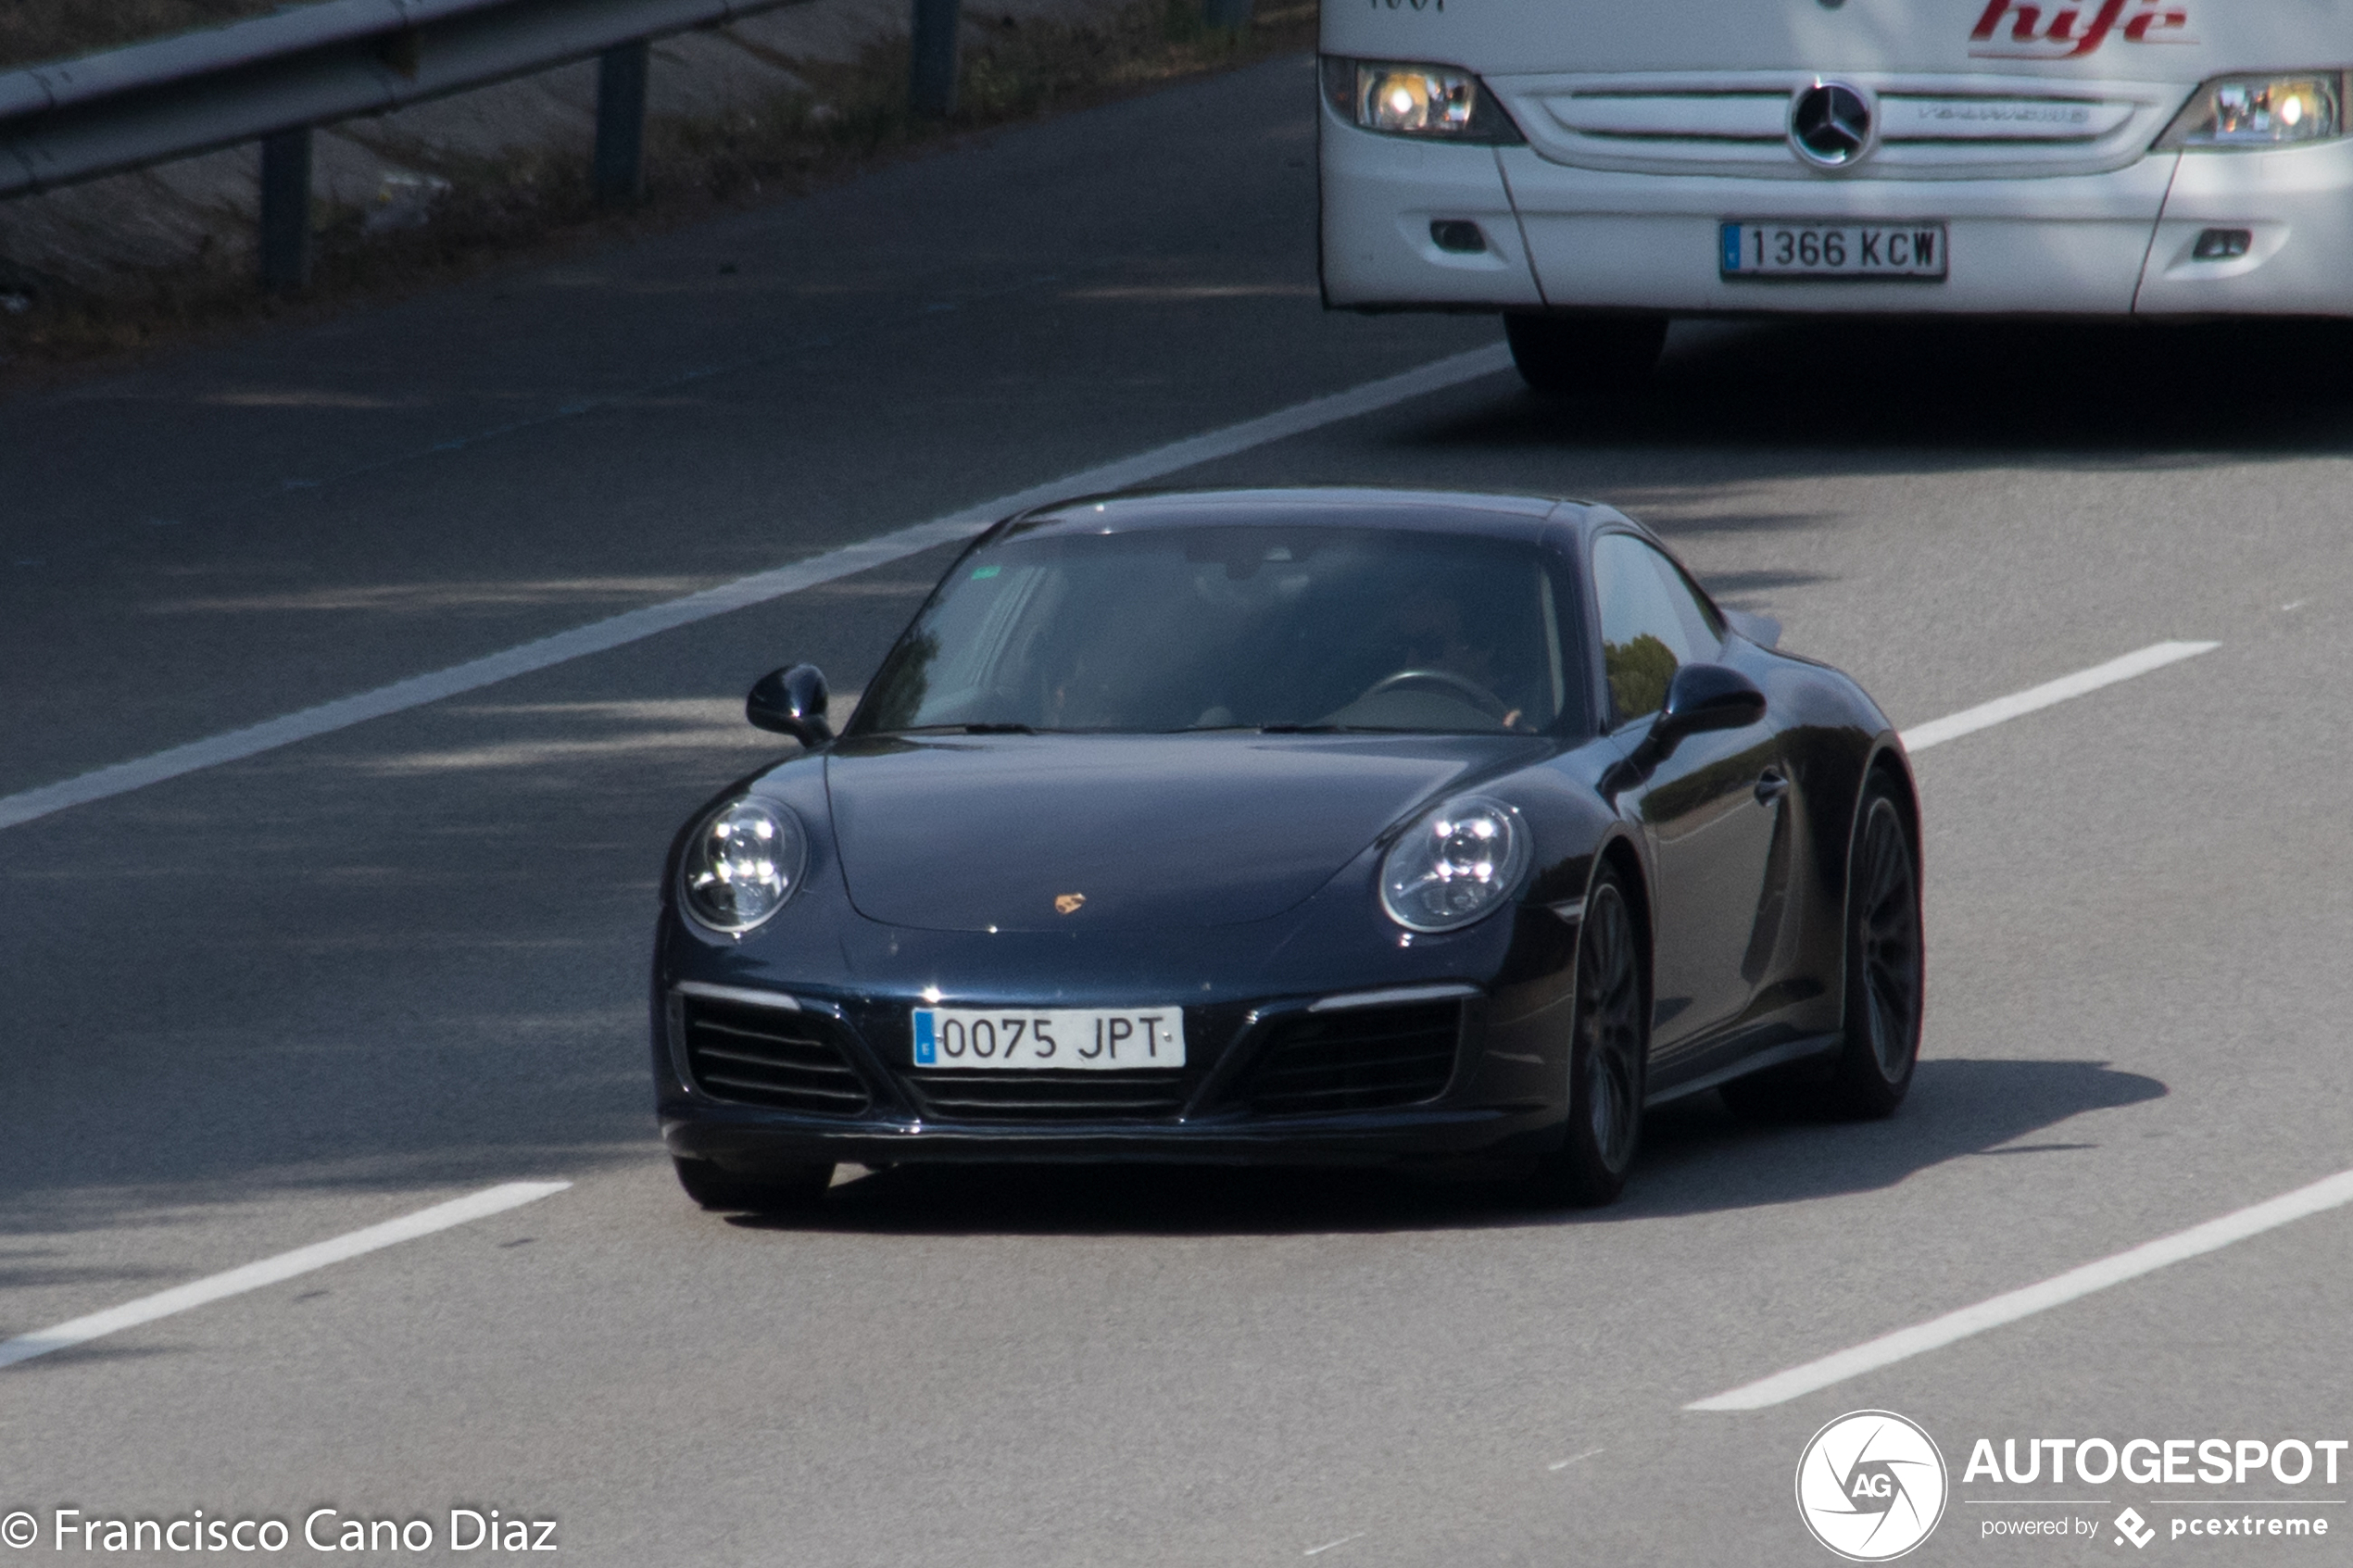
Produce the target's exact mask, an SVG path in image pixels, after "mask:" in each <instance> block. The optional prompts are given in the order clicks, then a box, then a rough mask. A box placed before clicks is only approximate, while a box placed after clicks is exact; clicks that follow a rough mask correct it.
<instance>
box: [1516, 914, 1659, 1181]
mask: <svg viewBox="0 0 2353 1568" xmlns="http://www.w3.org/2000/svg"><path fill="white" fill-rule="evenodd" d="M1576 987H1577V993H1576V1000H1575V1003H1574V1012H1573V1014H1572V1016H1571V1020H1570V1023H1569V1052H1568V1125H1567V1128H1566V1129H1565V1130H1564V1134H1565V1135H1564V1137H1563V1139H1562V1143H1561V1147H1560V1148H1559V1150H1558V1151H1557V1152H1555V1153H1554V1154H1552V1155H1550V1156H1548V1157H1547V1158H1546V1160H1545V1161H1544V1163H1543V1165H1542V1166H1541V1168H1540V1169H1539V1170H1538V1172H1537V1174H1536V1178H1535V1185H1536V1191H1537V1195H1538V1197H1539V1198H1541V1199H1542V1200H1544V1201H1548V1202H1553V1203H1562V1204H1573V1205H1576V1206H1579V1207H1581V1208H1596V1207H1599V1206H1600V1205H1602V1204H1604V1203H1612V1202H1615V1201H1616V1200H1617V1195H1618V1194H1619V1193H1621V1192H1623V1191H1624V1190H1625V1189H1626V1174H1627V1173H1628V1172H1629V1171H1630V1170H1631V1169H1632V1168H1633V1165H1634V1155H1635V1153H1636V1151H1637V1150H1638V1149H1640V1148H1641V1147H1642V1093H1643V1085H1644V1082H1645V1078H1646V1067H1647V1064H1648V1058H1649V1055H1650V1018H1649V1009H1648V1008H1647V1007H1646V1006H1645V1005H1644V997H1645V994H1646V990H1647V988H1646V987H1645V986H1644V985H1643V983H1642V948H1641V947H1640V945H1639V944H1638V943H1637V942H1636V940H1635V937H1634V915H1633V906H1632V901H1631V900H1630V899H1629V898H1628V897H1627V896H1626V888H1625V884H1624V883H1623V882H1622V881H1621V880H1620V879H1619V877H1618V874H1617V872H1615V871H1604V872H1602V874H1601V876H1600V877H1599V878H1597V879H1596V880H1595V881H1594V884H1593V887H1592V892H1590V893H1588V894H1587V895H1586V897H1585V919H1584V922H1583V926H1582V929H1581V930H1579V933H1578V937H1577V979H1576Z"/></svg>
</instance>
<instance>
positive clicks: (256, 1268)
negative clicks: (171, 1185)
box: [0, 1182, 572, 1367]
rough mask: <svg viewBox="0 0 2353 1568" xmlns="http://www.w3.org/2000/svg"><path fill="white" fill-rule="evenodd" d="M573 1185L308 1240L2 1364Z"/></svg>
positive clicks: (506, 1192) (36, 1345) (20, 1346)
mask: <svg viewBox="0 0 2353 1568" xmlns="http://www.w3.org/2000/svg"><path fill="white" fill-rule="evenodd" d="M570 1185H572V1184H571V1183H570V1182H506V1183H503V1184H501V1185H497V1186H495V1187H485V1188H484V1189H483V1190H482V1191H480V1192H477V1193H470V1194H468V1195H467V1196H466V1197H464V1198H452V1199H450V1201H448V1202H447V1203H436V1204H434V1206H433V1207H432V1208H430V1209H420V1210H417V1211H416V1212H415V1213H413V1214H404V1215H402V1216H401V1217H400V1218H399V1219H397V1220H387V1221H385V1222H384V1223H383V1224H380V1225H370V1226H369V1227H368V1228H367V1229H365V1230H357V1231H353V1232H351V1233H350V1234H349V1235H347V1236H335V1237H334V1238H333V1239H332V1240H328V1241H317V1242H313V1243H311V1244H310V1245H309V1246H308V1247H297V1248H295V1249H294V1250H293V1251H292V1252H281V1253H279V1254H278V1255H277V1256H276V1257H274V1258H264V1259H262V1260H261V1261H259V1262H258V1263H247V1264H246V1265H245V1267H243V1268H241V1269H231V1270H230V1271H229V1272H228V1273H220V1274H212V1275H210V1276H208V1277H207V1278H204V1279H199V1280H192V1281H190V1282H189V1283H188V1284H186V1285H182V1286H173V1287H172V1288H171V1289H170V1290H162V1291H157V1293H156V1294H155V1295H153V1296H142V1297H141V1298H139V1299H137V1300H136V1301H125V1302H124V1303H123V1304H122V1305H121V1306H120V1307H109V1308H107V1310H106V1311H103V1312H93V1313H91V1314H90V1315H89V1316H88V1317H82V1318H75V1319H73V1320H72V1321H71V1322H69V1323H58V1324H57V1326H56V1327H54V1328H43V1329H36V1330H34V1331H33V1332H32V1333H31V1334H19V1335H18V1336H16V1337H15V1338H14V1339H8V1340H0V1367H7V1366H14V1365H16V1364H17V1363H18V1362H19V1361H31V1360H32V1359H33V1358H34V1357H35V1356H45V1355H48V1354H49V1353H50V1352H51V1351H53V1350H65V1349H69V1348H72V1347H74V1346H76V1345H87V1344H88V1343H90V1341H92V1340H93V1339H102V1338H104V1337H105V1336H107V1335H109V1334H120V1332H121V1331H122V1330H124V1329H126V1328H136V1327H137V1326H138V1325H139V1324H141V1323H153V1322H155V1321H156V1320H157V1318H168V1317H170V1316H172V1315H173V1314H174V1313H178V1312H184V1311H189V1310H190V1309H191V1308H195V1307H202V1306H205V1305H208V1303H211V1302H214V1301H219V1300H221V1299H223V1298H227V1297H231V1296H242V1295H244V1294H245V1292H246V1291H248V1290H258V1289H260V1288H261V1287H262V1286H266V1285H276V1284H278V1283H279V1282H281V1281H283V1280H289V1279H293V1278H295V1277H296V1275H298V1274H307V1273H310V1272H312V1271H313V1270H315V1269H323V1268H325V1267H326V1266H327V1265H328V1264H330V1263H340V1262H342V1261H345V1260H346V1259H348V1258H357V1257H359V1256H360V1255H362V1254H363V1253H368V1252H375V1251H380V1250H382V1249H383V1248H387V1247H396V1246H398V1245H399V1244H400V1243H401V1242H404V1241H414V1240H416V1239H417V1238H418V1237H419V1236H431V1235H433V1234H434V1232H436V1231H446V1230H447V1229H449V1228H450V1227H451V1226H453V1225H463V1224H468V1223H472V1222H473V1221H475V1220H486V1219H488V1218H489V1217H490V1216H491V1215H493V1214H503V1213H505V1212H506V1211H507V1210H510V1209H520V1208H522V1206H523V1205H524V1204H526V1203H536V1202H537V1201H538V1200H539V1199H541V1198H548V1197H552V1196H553V1195H554V1194H556V1193H560V1192H561V1191H563V1190H564V1189H565V1188H566V1187H568V1186H570Z"/></svg>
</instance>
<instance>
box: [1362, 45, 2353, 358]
mask: <svg viewBox="0 0 2353 1568" xmlns="http://www.w3.org/2000/svg"><path fill="white" fill-rule="evenodd" d="M1322 53H1323V56H1324V57H1323V61H1322V74H1323V89H1324V90H1323V94H1322V97H1323V112H1322V115H1321V136H1320V145H1321V169H1322V180H1323V215H1322V223H1323V230H1322V241H1323V281H1324V295H1325V299H1326V302H1327V304H1329V305H1331V306H1333V307H1343V308H1352V307H1353V308H1359V309H1372V310H1464V309H1473V310H1500V311H1502V312H1503V313H1504V321H1505V325H1506V328H1507V330H1508V332H1509V334H1510V338H1511V344H1512V351H1513V354H1514V357H1515V358H1516V360H1517V362H1518V365H1519V368H1520V370H1521V373H1522V374H1523V375H1525V376H1526V377H1527V378H1528V380H1529V383H1531V384H1532V385H1535V386H1538V387H1540V388H1543V389H1546V390H1568V389H1571V388H1574V387H1579V386H1582V387H1593V386H1596V385H1601V384H1606V383H1607V382H1608V381H1609V380H1610V379H1611V378H1613V377H1627V376H1638V375H1641V374H1643V373H1646V372H1647V371H1648V370H1649V367H1650V365H1651V363H1652V362H1653V361H1654V360H1655V358H1656V357H1657V353H1658V349H1659V345H1660V344H1661V342H1662V341H1663V339H1664V337H1665V335H1666V330H1667V318H1668V317H1670V316H1675V315H1722V314H1751V313H1832V312H1838V313H1857V312H1873V313H1885V314H1909V315H1917V314H1933V315H1984V316H2027V315H2053V316H2073V317H2126V316H2171V317H2182V316H2194V315H2353V140H2348V139H2347V135H2346V129H2347V128H2346V120H2345V116H2346V111H2347V101H2346V94H2347V69H2346V67H2347V62H2353V0H1642V3H1641V4H1630V3H1626V0H1324V6H1323V40H1322Z"/></svg>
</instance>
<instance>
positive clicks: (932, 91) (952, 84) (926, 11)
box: [907, 0, 962, 119]
mask: <svg viewBox="0 0 2353 1568" xmlns="http://www.w3.org/2000/svg"><path fill="white" fill-rule="evenodd" d="M961 22H962V19H961V18H960V17H959V16H958V15H957V0H915V35H914V38H913V40H912V43H913V48H912V59H911V60H910V62H909V69H908V80H907V107H909V108H911V109H912V110H913V111H914V112H915V113H917V114H919V115H922V116H925V118H927V119H947V118H948V117H949V116H950V114H953V113H954V112H955V109H956V30H957V28H958V27H959V25H961Z"/></svg>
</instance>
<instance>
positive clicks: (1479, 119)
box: [1324, 56, 1527, 144]
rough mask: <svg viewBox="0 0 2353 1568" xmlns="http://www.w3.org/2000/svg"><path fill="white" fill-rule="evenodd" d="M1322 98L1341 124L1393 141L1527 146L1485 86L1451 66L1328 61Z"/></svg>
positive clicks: (1524, 138) (1474, 77)
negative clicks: (1414, 138)
mask: <svg viewBox="0 0 2353 1568" xmlns="http://www.w3.org/2000/svg"><path fill="white" fill-rule="evenodd" d="M1324 94H1325V96H1327V97H1328V98H1329V99H1330V100H1331V105H1332V107H1333V109H1334V110H1335V111H1337V112H1338V113H1339V115H1340V118H1341V119H1345V120H1347V121H1348V122H1349V123H1350V124H1352V125H1356V126H1361V127H1362V128H1363V129H1365V130H1366V131H1378V132H1382V133H1383V134H1385V135H1390V136H1424V137H1428V138H1430V139H1431V140H1433V141H1444V142H1478V143H1485V144H1496V143H1514V142H1523V141H1526V140H1527V138H1526V137H1524V136H1522V135H1521V134H1520V133H1519V127H1518V126H1516V125H1514V124H1513V123H1512V117H1511V116H1510V115H1508V114H1506V113H1504V106H1503V105H1502V104H1500V103H1497V102H1496V101H1495V94H1492V93H1490V92H1489V91H1488V90H1487V88H1486V86H1485V84H1483V83H1482V82H1480V81H1479V80H1478V77H1476V76H1473V75H1472V74H1471V73H1470V72H1469V71H1466V70H1462V69H1457V68H1456V67H1453V66H1432V65H1405V64H1399V63H1397V62H1394V61H1390V60H1342V59H1334V58H1332V57H1331V56H1325V58H1324Z"/></svg>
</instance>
